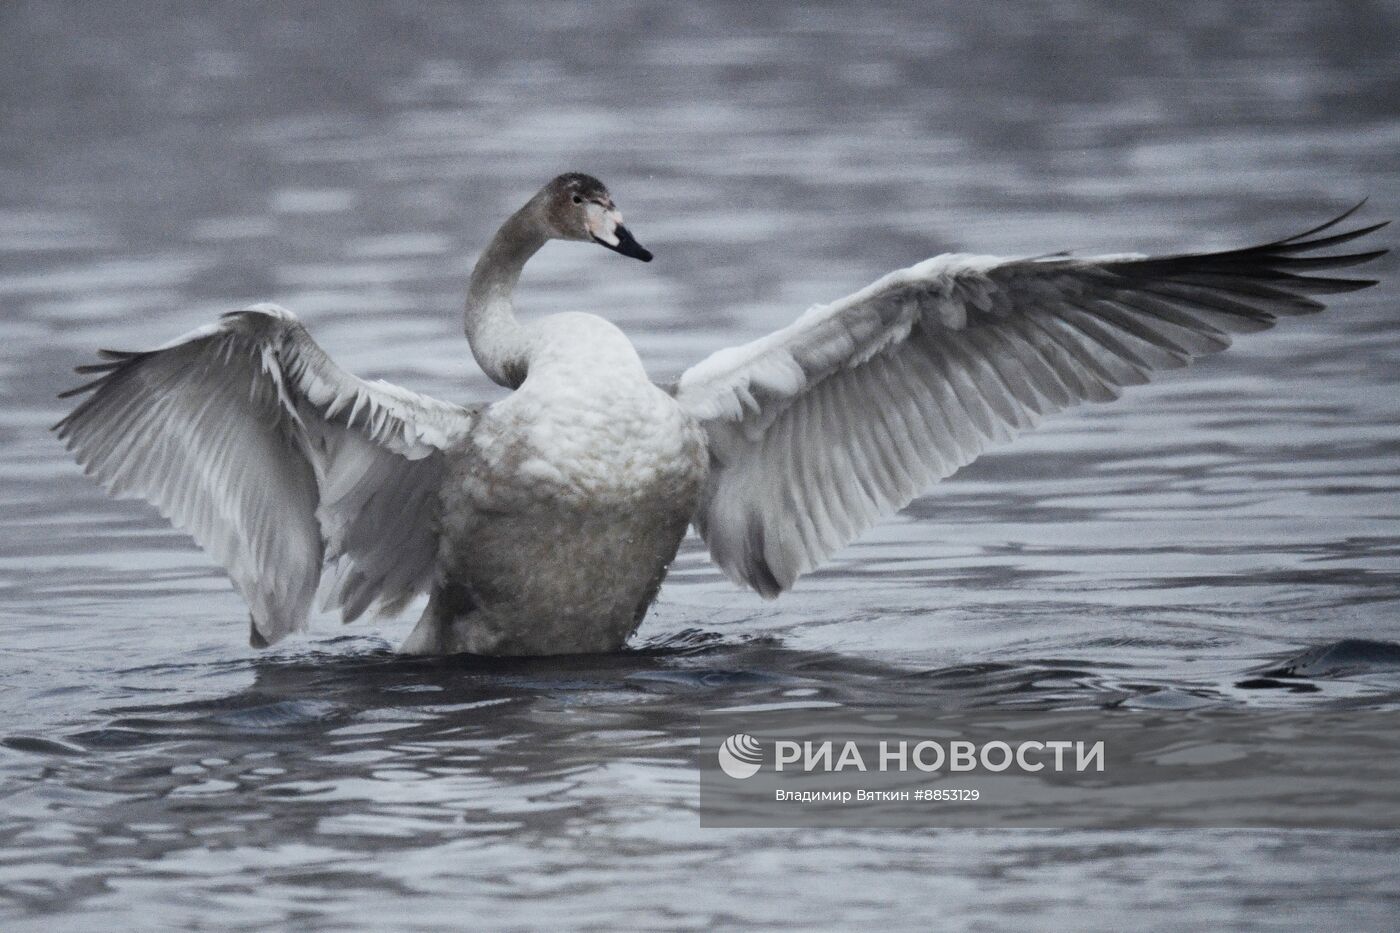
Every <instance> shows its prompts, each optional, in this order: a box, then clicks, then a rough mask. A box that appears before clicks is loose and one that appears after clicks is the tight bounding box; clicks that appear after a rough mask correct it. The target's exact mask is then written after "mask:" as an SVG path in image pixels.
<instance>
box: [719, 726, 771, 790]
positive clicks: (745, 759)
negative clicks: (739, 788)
mask: <svg viewBox="0 0 1400 933" xmlns="http://www.w3.org/2000/svg"><path fill="white" fill-rule="evenodd" d="M762 766H763V746H762V745H760V744H758V739H756V738H754V737H753V736H751V735H749V734H747V733H745V732H738V733H735V734H734V735H731V736H730V737H729V738H727V739H725V740H724V742H723V743H722V744H721V745H720V747H719V768H720V770H721V771H723V772H724V773H725V774H727V775H729V776H730V777H732V778H736V779H738V780H740V781H742V780H743V779H744V778H750V777H753V776H754V775H755V774H757V773H758V769H759V768H760V767H762Z"/></svg>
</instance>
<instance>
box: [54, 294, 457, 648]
mask: <svg viewBox="0 0 1400 933" xmlns="http://www.w3.org/2000/svg"><path fill="white" fill-rule="evenodd" d="M101 355H102V356H103V357H104V358H105V360H106V362H103V363H98V364H94V365H91V366H84V367H80V368H79V370H78V371H79V372H85V373H100V374H101V375H100V376H99V378H97V379H96V380H95V381H93V382H91V383H89V384H87V385H85V386H81V387H79V388H77V389H74V390H72V391H71V392H67V393H64V394H65V396H69V395H79V394H87V397H86V398H85V399H83V401H82V402H81V403H80V404H79V405H78V407H77V408H76V409H74V411H73V413H72V414H70V415H69V416H68V417H67V418H64V419H63V420H62V421H60V422H59V423H58V424H57V425H55V427H54V429H55V430H56V431H57V432H58V436H59V437H60V438H62V439H63V441H64V442H65V444H66V445H67V447H68V449H69V450H71V451H72V452H73V454H74V455H75V456H76V458H77V460H78V462H79V463H80V464H81V465H82V466H83V467H84V469H85V471H86V472H87V473H89V474H90V475H93V476H95V477H96V478H97V479H98V480H99V481H100V482H101V483H102V484H103V486H105V487H106V488H107V489H108V490H109V491H111V492H112V493H113V494H115V495H118V496H123V497H129V498H140V499H145V500H146V501H148V502H150V503H152V504H153V505H155V506H156V507H157V508H158V509H159V510H160V512H161V514H162V515H164V516H166V517H167V518H168V519H170V521H171V522H172V523H173V524H174V525H175V527H177V528H179V529H181V530H183V531H186V532H188V533H189V534H190V535H191V536H193V537H194V539H195V540H196V541H197V542H199V544H200V546H202V547H203V548H204V549H205V550H206V551H208V552H209V554H210V555H211V556H212V557H213V558H214V559H215V560H216V561H218V562H219V563H220V564H221V565H223V567H224V569H226V570H227V571H228V574H229V576H230V577H231V578H232V579H233V583H234V586H235V587H236V588H237V589H238V591H239V592H240V593H241V594H242V595H243V597H244V599H245V600H246V601H247V602H248V605H249V607H250V608H251V610H252V625H253V628H252V632H251V638H252V641H253V642H254V643H255V644H263V643H267V644H270V643H272V642H274V641H276V640H278V639H279V638H281V637H283V636H284V635H286V634H287V633H288V632H291V631H298V630H301V629H304V628H305V626H306V618H307V614H308V612H309V611H310V608H311V603H312V599H313V597H314V596H315V593H316V591H317V588H318V585H319V583H320V580H321V571H322V566H323V564H327V565H329V566H330V568H331V570H332V572H333V577H332V579H333V580H334V585H333V586H330V587H329V590H328V593H327V598H326V605H327V607H330V606H338V607H339V608H340V610H341V613H342V617H343V618H344V619H345V621H347V622H348V621H351V620H353V619H354V618H356V617H358V616H359V615H360V614H361V613H363V612H364V611H365V609H367V608H368V607H369V606H370V605H371V604H373V603H376V602H377V603H378V608H379V609H380V610H381V611H388V612H392V611H396V610H397V609H399V608H402V606H403V604H404V603H406V602H408V601H409V600H410V599H412V598H413V596H414V595H416V594H417V593H419V592H421V591H422V590H423V589H424V588H425V587H426V586H427V585H428V583H429V581H430V577H431V573H432V568H433V563H434V557H435V556H436V547H437V533H436V530H435V528H434V516H433V514H432V509H433V507H434V498H435V494H436V491H437V487H438V483H439V482H440V479H441V476H442V472H443V452H444V451H445V450H446V449H447V448H449V447H450V446H451V445H452V444H453V443H454V442H455V441H457V440H458V439H460V438H462V437H464V436H465V435H466V433H467V432H468V431H469V430H470V429H471V426H472V424H473V423H474V421H475V417H476V415H475V412H474V411H471V410H468V409H465V408H461V407H458V406H456V405H452V404H448V403H446V402H440V401H437V400H436V399H431V398H428V397H426V396H422V395H418V394H416V393H413V392H410V391H408V390H406V389H402V388H399V387H398V386H394V385H390V384H389V383H386V382H366V381H364V380H361V379H358V378H356V377H354V376H352V375H350V374H349V373H346V372H345V371H344V370H342V369H341V368H340V367H339V366H337V365H336V364H335V363H334V362H332V361H331V359H330V358H329V357H328V356H326V354H325V352H324V351H323V350H322V349H321V348H320V347H319V346H317V345H316V342H315V341H313V340H312V339H311V337H310V335H309V334H307V332H306V329H305V328H304V327H303V326H302V325H301V323H300V322H299V321H298V320H297V319H296V317H295V316H293V315H292V314H291V313H290V312H289V311H285V310H283V309H282V308H279V307H277V306H276V305H257V306H254V307H252V308H249V309H247V310H244V311H236V312H233V313H231V314H226V315H224V316H223V318H222V319H221V320H220V321H219V323H217V324H213V325H210V326H207V327H203V328H200V329H199V330H196V331H194V332H192V333H190V334H186V335H185V336H184V337H181V338H179V339H177V340H174V341H172V342H171V343H168V344H166V345H165V346H163V347H160V348H158V349H155V350H151V351H148V352H144V353H124V352H114V351H103V352H102V354H101Z"/></svg>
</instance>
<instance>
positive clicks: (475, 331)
mask: <svg viewBox="0 0 1400 933" xmlns="http://www.w3.org/2000/svg"><path fill="white" fill-rule="evenodd" d="M545 240H546V237H545V235H544V234H543V233H542V232H541V225H540V223H539V222H538V221H537V219H536V205H535V202H534V201H533V200H531V201H530V202H529V203H527V204H526V205H525V206H524V207H522V208H521V209H520V210H518V211H516V212H515V213H514V214H512V215H511V216H510V218H509V219H508V220H507V221H506V222H505V223H503V224H501V228H500V229H499V230H497V231H496V235H495V236H494V237H492V238H491V243H490V245H489V246H487V247H486V251H485V252H483V253H482V254H481V258H480V259H478V260H477V261H476V268H474V269H473V270H472V278H471V284H470V285H468V286H467V312H466V328H465V329H466V333H467V342H468V343H470V344H471V348H472V355H473V356H475V357H476V362H477V363H478V364H479V365H480V366H481V368H482V370H483V371H484V372H485V373H486V375H488V376H490V377H491V379H492V380H493V381H495V382H497V383H499V384H501V385H503V386H507V387H508V388H512V389H513V388H515V387H517V386H518V385H520V383H521V382H523V381H524V379H525V369H526V365H527V362H528V360H527V358H526V357H527V351H528V349H529V348H528V346H527V343H526V340H525V334H524V330H523V329H522V328H521V326H520V322H519V321H517V320H516V319H515V306H514V303H513V302H512V298H511V296H512V294H513V293H514V292H515V283H516V282H518V281H519V280H520V271H521V270H522V269H524V268H525V263H526V262H528V261H529V259H530V257H531V256H533V255H535V253H537V252H538V251H539V249H540V247H541V246H544V244H545Z"/></svg>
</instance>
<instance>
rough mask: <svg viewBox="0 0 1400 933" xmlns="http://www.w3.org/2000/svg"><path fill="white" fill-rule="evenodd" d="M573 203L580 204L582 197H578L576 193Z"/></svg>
mask: <svg viewBox="0 0 1400 933" xmlns="http://www.w3.org/2000/svg"><path fill="white" fill-rule="evenodd" d="M574 203H575V204H582V203H583V198H581V197H579V196H578V195H574Z"/></svg>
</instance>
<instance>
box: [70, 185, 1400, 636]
mask: <svg viewBox="0 0 1400 933" xmlns="http://www.w3.org/2000/svg"><path fill="white" fill-rule="evenodd" d="M1363 203H1364V202H1363ZM1360 206H1361V205H1360V204H1358V205H1357V206H1356V207H1353V208H1352V209H1351V210H1349V211H1347V212H1346V213H1344V214H1342V215H1341V216H1339V217H1336V218H1335V219H1333V220H1331V221H1329V222H1327V223H1325V224H1322V225H1321V226H1318V227H1314V228H1313V229H1311V230H1307V231H1305V232H1303V233H1300V234H1296V235H1294V236H1290V237H1286V238H1284V239H1281V240H1275V241H1273V242H1270V243H1265V244H1263V245H1260V246H1254V247H1249V248H1244V249H1232V250H1225V251H1222V252H1203V253H1188V254H1180V255H1169V256H1161V257H1147V256H1143V255H1139V254H1117V255H1105V256H1096V257H1087V258H1074V257H1071V256H1069V255H1067V254H1051V255H1045V256H1039V257H1035V258H1021V259H1005V258H998V257H994V256H980V255H962V254H948V255H941V256H936V257H934V258H932V259H929V260H926V261H924V262H920V263H918V264H917V265H914V266H911V267H909V268H906V269H901V270H898V271H896V272H891V273H890V274H888V275H886V276H884V277H883V278H881V279H879V280H878V281H876V282H874V283H873V284H871V285H869V286H867V287H865V288H863V289H861V290H860V291H858V292H856V293H855V294H853V295H850V296H849V297H846V298H843V299H841V300H839V301H836V302H834V303H832V304H827V305H819V306H815V307H812V308H810V309H808V310H807V311H806V312H805V313H804V314H802V315H801V316H800V317H798V318H797V319H796V320H795V321H794V322H793V323H792V324H790V325H789V326H787V327H784V328H783V329H781V330H779V331H777V332H775V333H772V334H770V335H768V336H766V337H763V338H761V339H758V340H755V341H753V342H751V343H747V344H744V345H742V346H737V347H730V348H728V349H723V350H720V351H718V352H716V353H714V354H713V355H711V356H710V357H708V358H707V359H705V360H703V361H701V362H700V363H698V364H696V365H695V366H693V367H691V368H690V369H688V370H686V371H685V372H684V374H682V375H681V377H680V379H679V380H678V381H677V382H676V383H675V384H674V385H669V386H664V387H663V386H658V385H656V384H655V383H653V382H652V381H651V379H650V378H648V376H647V373H646V369H645V368H644V367H643V365H642V361H641V359H640V358H639V357H638V355H637V352H636V350H635V349H634V348H633V346H632V344H631V342H630V341H629V340H628V339H627V337H626V336H625V335H624V334H623V333H622V331H620V330H619V329H618V328H617V327H615V326H613V325H612V324H611V323H609V322H608V321H606V320H604V319H603V318H601V317H597V316H595V315H591V314H583V313H565V314H558V315H553V316H550V317H546V318H544V319H542V320H538V321H531V322H522V321H519V320H518V319H517V318H516V315H515V310H514V305H513V301H512V294H513V292H514V289H515V285H516V282H517V280H518V279H519V277H520V274H521V271H522V269H523V268H524V266H525V264H526V262H527V261H528V260H529V259H530V257H531V256H532V255H534V253H535V252H536V251H538V250H539V249H540V248H541V247H543V246H544V244H545V243H546V242H547V241H548V240H551V239H555V240H574V241H581V242H591V243H596V244H599V245H601V246H604V247H606V248H608V249H610V250H612V251H614V252H617V253H620V254H621V255H623V256H627V257H631V258H634V259H639V260H642V261H644V262H646V261H650V260H651V258H652V255H651V253H650V252H648V251H647V250H646V249H645V248H643V247H642V246H641V244H640V243H638V242H637V240H636V238H635V237H633V235H632V233H631V232H630V231H629V230H628V228H627V227H625V226H624V225H623V222H622V215H621V214H620V213H619V211H618V209H617V207H616V205H615V203H614V201H613V198H612V196H611V195H610V194H609V192H608V189H607V188H606V187H605V186H604V185H603V184H602V182H600V181H598V180H597V179H596V178H594V177H592V176H590V175H586V174H582V173H577V172H571V173H568V174H564V175H560V176H559V177H557V178H555V179H554V180H552V181H551V182H549V184H547V185H545V186H544V187H543V188H542V189H540V191H539V192H538V193H536V194H535V195H534V196H533V197H531V198H530V199H529V201H527V202H526V203H525V205H524V206H523V207H521V208H520V209H519V210H518V211H516V212H515V213H514V214H512V215H511V216H510V217H509V218H508V219H507V220H506V221H505V222H504V223H503V224H502V225H501V227H500V228H499V230H498V231H497V232H496V234H495V236H494V238H493V239H492V240H491V242H490V244H489V245H488V246H487V247H486V250H485V251H484V252H483V253H482V254H481V257H480V259H479V260H478V262H477V263H476V266H475V268H474V270H473V272H472V275H471V279H470V283H469V285H468V288H467V298H466V314H465V332H466V337H467V341H468V343H469V345H470V347H471V351H472V354H473V355H474V356H475V358H476V361H477V363H478V364H479V365H480V366H481V368H482V370H484V371H485V373H486V374H487V375H488V376H489V377H490V378H491V379H492V380H494V381H495V382H497V383H499V384H501V385H502V386H505V387H507V388H509V389H512V390H513V392H512V393H511V394H510V395H508V396H506V397H505V398H503V399H501V400H500V401H497V402H495V403H493V404H490V405H485V406H476V407H464V406H460V405H455V404H452V403H450V402H444V401H439V400H437V399H433V398H429V397H427V396H424V395H420V394H418V393H416V392H412V391H410V390H408V389H404V388H401V387H399V386H396V385H392V384H389V383H387V382H383V381H376V382H368V381H365V380H362V379H359V378H356V377H355V376H353V375H351V374H349V373H347V372H345V371H344V370H342V369H341V368H340V367H339V366H337V365H336V364H335V363H334V362H333V361H332V360H331V359H330V358H329V357H328V356H327V355H326V354H325V352H324V351H322V349H321V348H320V347H319V346H318V345H317V344H316V343H315V341H313V340H312V339H311V336H310V335H309V334H308V333H307V331H306V329H305V328H304V327H303V326H302V324H301V323H300V322H299V321H298V320H297V318H296V317H295V316H294V315H293V314H292V313H291V312H289V311H287V310H285V309H283V308H281V307H278V306H277V305H273V304H259V305H253V306H251V307H248V308H245V309H243V310H240V311H234V312H231V313H229V314H226V315H224V316H223V317H222V318H221V319H220V320H218V321H216V322H214V323H211V324H209V325H207V326H204V327H201V328H199V329H197V330H195V331H193V332H191V333H188V334H186V335H184V336H182V337H179V338H177V339H175V340H173V341H171V342H169V343H167V344H164V345H163V346H159V347H157V348H155V349H154V350H149V351H145V352H117V351H99V355H100V357H101V359H102V361H101V362H99V363H95V364H92V365H87V366H80V367H78V372H80V373H86V374H90V375H95V376H96V377H97V378H96V379H95V380H93V381H91V382H89V383H87V384H86V385H82V386H79V387H78V388H76V389H73V390H71V391H69V392H66V393H64V396H63V397H69V396H84V397H83V398H82V401H81V402H80V403H79V404H78V405H77V406H76V407H75V408H74V409H73V411H72V413H71V414H69V415H68V416H67V417H65V418H64V419H63V420H62V421H60V422H59V423H58V424H57V425H55V426H54V430H55V431H56V432H57V434H58V436H59V438H61V439H62V441H63V442H64V443H65V445H66V446H67V448H68V449H69V450H70V451H71V452H72V453H73V455H74V456H75V458H76V460H77V462H78V463H79V464H80V465H81V466H82V467H83V468H84V470H85V472H87V473H88V474H90V475H92V476H94V477H95V478H96V479H97V480H98V481H99V482H100V483H101V484H102V485H103V486H104V487H105V488H106V489H107V490H109V491H110V492H111V493H112V494H114V495H117V496H124V497H136V498H142V499H145V500H147V501H148V502H150V503H153V504H154V505H155V506H156V507H157V508H158V509H159V510H160V512H161V514H163V515H164V516H166V517H167V518H168V519H169V520H170V521H171V522H172V523H173V524H174V525H175V526H176V527H178V528H180V529H182V530H184V531H186V532H188V533H189V534H190V535H191V536H193V538H194V539H195V541H196V542H198V543H199V544H200V545H201V546H202V547H203V548H204V549H205V550H206V551H207V552H208V553H209V554H210V556H211V557H212V558H213V559H214V560H215V561H217V562H218V563H219V564H220V565H221V566H223V568H224V569H225V570H226V571H227V572H228V575H229V577H230V578H231V579H232V581H233V584H234V586H235V588H236V589H237V590H238V592H239V593H240V594H241V595H242V596H243V598H244V599H245V600H246V602H247V604H248V606H249V609H250V615H251V620H250V634H249V638H250V642H251V643H252V644H253V645H255V646H259V647H263V646H267V645H270V644H272V643H274V642H276V641H278V640H279V639H281V638H283V637H284V636H286V635H287V634H288V633H290V632H294V631H299V630H303V629H305V627H306V624H307V616H308V614H309V612H310V609H311V607H312V605H313V600H314V598H315V596H316V595H317V593H318V591H319V592H320V593H321V595H322V597H323V600H324V605H323V608H325V609H338V610H339V611H340V613H341V616H342V618H343V619H344V620H345V621H347V622H349V621H352V620H354V619H356V618H358V617H359V616H361V615H362V614H363V613H364V612H365V611H366V610H369V609H373V610H375V611H376V612H378V613H385V614H392V613H395V612H398V611H400V610H401V609H402V608H403V607H404V606H405V605H406V604H407V603H408V602H409V601H410V600H412V599H413V598H414V597H415V596H418V595H419V594H422V593H427V594H428V602H427V607H426V608H425V609H424V611H423V615H422V617H421V619H420V620H419V622H418V624H417V626H416V627H415V628H414V629H413V631H412V634H411V635H410V636H409V638H408V640H407V642H406V643H405V644H404V646H403V650H404V651H405V652H408V653H412V654H446V653H459V652H468V653H473V654H483V655H550V654H565V653H583V652H602V651H612V650H616V649H618V648H620V647H621V646H622V645H623V644H624V643H625V642H626V641H627V639H628V638H629V637H630V636H631V635H632V633H633V632H634V631H636V629H637V627H638V625H639V624H640V623H641V621H642V618H643V616H644V615H645V614H646V612H647V610H648V609H649V607H650V606H651V604H652V602H653V600H654V599H655V598H656V595H657V592H658V590H659V588H660V586H661V582H662V580H663V578H664V577H665V576H666V571H667V568H668V566H669V565H670V563H671V561H672V559H673V558H674V556H675V554H676V551H677V549H678V547H679V545H680V542H681V538H682V536H683V535H684V534H685V532H686V529H687V528H688V527H690V526H692V525H693V526H694V527H695V529H696V530H697V531H698V532H699V534H700V537H701V538H702V539H703V540H704V542H705V543H706V545H707V546H708V547H709V551H710V554H711V556H712V557H713V559H714V560H715V562H716V563H717V564H718V565H719V567H720V568H721V569H722V570H723V571H724V573H725V574H726V575H727V576H728V577H729V578H730V579H732V580H734V581H735V582H736V583H739V584H741V585H743V586H747V587H749V588H751V589H753V590H756V591H757V592H758V593H759V594H760V595H762V596H764V597H766V598H770V599H771V598H774V597H776V596H778V595H779V594H780V593H782V592H783V591H785V590H787V589H789V588H790V587H791V586H792V585H793V584H794V582H795V581H796V580H797V579H798V578H799V577H800V576H801V575H803V574H805V573H807V572H808V571H810V570H812V569H814V568H816V567H817V566H818V565H820V564H821V563H822V561H823V560H824V559H826V558H827V557H828V556H830V555H831V554H832V553H833V552H834V551H835V550H837V549H838V548H840V547H841V546H843V545H845V544H846V543H848V542H850V541H851V540H852V539H854V538H855V537H856V536H857V535H859V534H860V533H861V532H863V531H864V530H865V529H867V528H869V527H870V526H871V525H872V524H873V523H874V522H875V521H876V520H877V519H879V518H880V517H881V516H883V515H886V514H889V513H891V512H894V511H895V510H897V509H899V508H901V507H903V506H904V505H906V504H907V503H909V502H910V501H911V500H912V499H914V498H915V497H916V496H918V495H919V494H920V493H922V492H924V491H925V490H926V489H927V488H928V487H929V486H930V485H932V484H933V483H935V482H936V481H938V480H939V479H941V478H943V477H946V476H948V475H950V474H952V473H953V472H954V471H956V470H957V469H958V468H959V467H962V466H963V465H965V464H967V463H969V462H971V461H972V460H973V459H975V458H976V457H977V456H978V455H979V454H980V453H982V451H984V450H986V449H987V448H989V447H990V446H992V445H993V444H999V443H1002V442H1004V441H1007V440H1009V439H1010V438H1011V437H1012V435H1014V434H1015V433H1016V432H1018V431H1020V430H1022V429H1025V428H1029V427H1031V426H1033V425H1034V424H1035V423H1036V421H1037V419H1038V418H1039V417H1040V416H1042V415H1044V414H1047V413H1051V412H1056V411H1060V410H1062V409H1065V408H1068V407H1070V406H1072V405H1076V404H1079V403H1081V402H1105V401H1109V400H1112V399H1116V398H1117V397H1118V396H1119V394H1120V393H1121V391H1122V390H1123V388H1124V387H1126V386H1132V385H1138V384H1140V383H1144V382H1147V381H1148V379H1149V378H1151V377H1152V375H1153V374H1154V373H1157V372H1160V371H1162V370H1168V369H1175V368H1178V367H1181V366H1185V365H1186V364H1187V363H1188V362H1190V361H1191V360H1192V359H1194V358H1195V357H1198V356H1202V355H1205V354H1210V353H1215V352H1217V351H1219V350H1222V349H1224V348H1225V347H1226V346H1228V345H1229V343H1230V338H1231V335H1233V334H1238V333H1246V332H1251V331H1259V330H1264V329H1266V328H1268V327H1270V326H1271V325H1272V324H1273V323H1274V321H1275V319H1276V317H1278V316H1280V315H1292V314H1306V313H1310V312H1315V311H1318V310H1321V309H1322V307H1323V305H1322V303H1321V302H1319V301H1318V300H1316V298H1314V297H1313V296H1316V295H1322V294H1330V293H1338V292H1349V291H1353V290H1356V289H1360V288H1365V287H1367V286H1370V285H1374V284H1375V281H1374V280H1370V279H1351V278H1337V277H1332V276H1324V275H1318V274H1317V273H1318V272H1320V271H1325V270H1330V269H1335V268H1340V267H1345V266H1351V265H1355V264H1357V263H1362V262H1366V261H1368V260H1372V259H1375V258H1376V257H1378V256H1381V255H1383V254H1384V253H1385V252H1386V251H1385V250H1379V249H1378V250H1372V251H1368V252H1357V253H1338V252H1336V251H1331V250H1330V248H1331V247H1336V246H1340V245H1341V244H1343V243H1347V242H1348V241H1351V240H1355V239H1357V238H1359V237H1363V236H1365V235H1367V234H1370V233H1373V232H1374V231H1376V230H1379V229H1380V228H1381V227H1383V226H1385V224H1384V223H1376V224H1371V225H1369V226H1363V227H1353V228H1352V229H1349V230H1345V231H1343V232H1336V231H1335V230H1334V228H1336V227H1337V226H1338V225H1339V224H1341V223H1342V222H1343V221H1344V220H1346V219H1347V218H1348V217H1350V216H1351V214H1352V213H1354V212H1355V211H1356V210H1357V209H1358V208H1360ZM1329 231H1332V232H1329Z"/></svg>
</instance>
